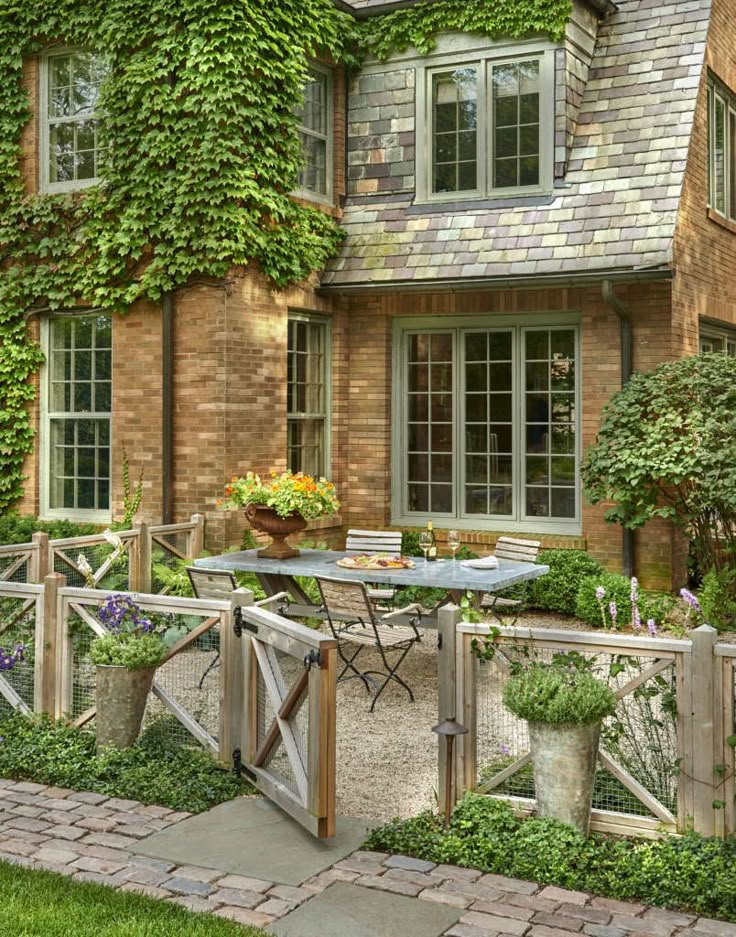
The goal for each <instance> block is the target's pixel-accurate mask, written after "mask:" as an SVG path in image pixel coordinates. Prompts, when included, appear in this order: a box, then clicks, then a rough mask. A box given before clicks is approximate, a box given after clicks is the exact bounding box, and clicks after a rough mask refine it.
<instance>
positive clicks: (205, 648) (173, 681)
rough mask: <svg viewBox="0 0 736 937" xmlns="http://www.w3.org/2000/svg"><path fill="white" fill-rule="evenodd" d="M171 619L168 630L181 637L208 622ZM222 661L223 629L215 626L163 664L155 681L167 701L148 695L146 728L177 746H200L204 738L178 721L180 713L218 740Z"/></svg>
mask: <svg viewBox="0 0 736 937" xmlns="http://www.w3.org/2000/svg"><path fill="white" fill-rule="evenodd" d="M168 618H169V627H172V628H176V629H177V630H179V632H180V633H181V634H182V635H183V634H185V633H189V632H191V631H193V630H194V628H196V627H198V626H199V625H200V624H202V622H203V621H205V617H203V616H195V615H170V616H168ZM219 658H220V626H219V624H216V625H213V627H212V628H211V629H209V630H208V631H207V632H205V634H203V635H201V636H200V637H198V638H197V639H196V640H195V641H193V642H192V643H191V644H190V645H189V646H188V647H186V648H184V650H182V651H179V653H177V654H176V655H175V656H174V657H172V658H171V659H170V660H168V661H166V663H164V664H162V665H161V667H159V668H158V670H157V671H156V676H155V682H156V684H157V686H159V687H160V688H161V690H163V693H164V694H165V698H164V699H162V698H161V697H160V696H157V695H156V694H155V693H151V694H150V695H149V697H148V703H147V705H146V713H145V716H144V720H143V725H144V729H145V730H147V731H155V732H156V733H157V734H160V735H162V736H163V737H165V738H167V739H169V740H170V741H172V742H174V743H176V744H177V745H185V746H186V745H192V746H200V745H201V744H202V740H201V738H198V737H197V736H195V735H193V734H192V732H191V730H190V729H188V728H187V727H186V726H185V725H184V723H183V722H182V721H181V720H180V719H178V718H177V716H176V714H175V712H179V713H180V714H186V716H187V717H188V718H189V719H191V720H193V722H194V723H196V724H197V725H198V726H199V727H200V729H201V730H202V732H203V733H206V734H207V735H208V736H209V737H210V738H211V739H212V740H215V741H216V740H217V737H218V733H219V715H220V670H219V665H220V659H219ZM167 702H168V705H167ZM171 704H173V709H174V710H175V711H172V705H171Z"/></svg>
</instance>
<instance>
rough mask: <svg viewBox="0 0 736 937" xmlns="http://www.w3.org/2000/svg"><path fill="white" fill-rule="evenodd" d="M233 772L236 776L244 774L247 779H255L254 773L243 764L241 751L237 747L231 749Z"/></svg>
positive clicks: (239, 776)
mask: <svg viewBox="0 0 736 937" xmlns="http://www.w3.org/2000/svg"><path fill="white" fill-rule="evenodd" d="M233 774H234V775H235V776H236V777H238V778H242V776H243V775H245V776H246V778H248V780H249V781H255V779H256V776H255V774H254V773H253V772H252V771H251V770H250V769H248V768H246V767H245V765H244V764H243V753H242V752H241V751H240V749H239V748H236V749H235V750H234V751H233Z"/></svg>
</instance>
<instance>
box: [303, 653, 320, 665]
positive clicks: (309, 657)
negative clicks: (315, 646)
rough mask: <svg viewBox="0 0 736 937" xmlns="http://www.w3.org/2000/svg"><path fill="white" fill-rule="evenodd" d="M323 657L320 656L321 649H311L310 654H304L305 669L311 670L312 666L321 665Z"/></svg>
mask: <svg viewBox="0 0 736 937" xmlns="http://www.w3.org/2000/svg"><path fill="white" fill-rule="evenodd" d="M321 666H322V658H321V657H320V654H319V651H310V652H309V653H308V654H305V655H304V669H305V670H311V669H312V667H321Z"/></svg>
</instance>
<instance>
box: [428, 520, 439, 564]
mask: <svg viewBox="0 0 736 937" xmlns="http://www.w3.org/2000/svg"><path fill="white" fill-rule="evenodd" d="M427 533H428V534H429V536H430V537H431V538H432V543H431V546H430V548H429V550H427V561H428V562H429V563H434V562H435V561H436V560H437V538H436V537H435V535H434V525H433V524H432V521H427Z"/></svg>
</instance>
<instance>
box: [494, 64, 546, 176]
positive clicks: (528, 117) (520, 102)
mask: <svg viewBox="0 0 736 937" xmlns="http://www.w3.org/2000/svg"><path fill="white" fill-rule="evenodd" d="M492 80H493V187H494V188H495V189H506V188H524V187H525V186H535V185H539V62H538V61H532V62H518V63H514V64H508V65H494V66H493V78H492Z"/></svg>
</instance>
